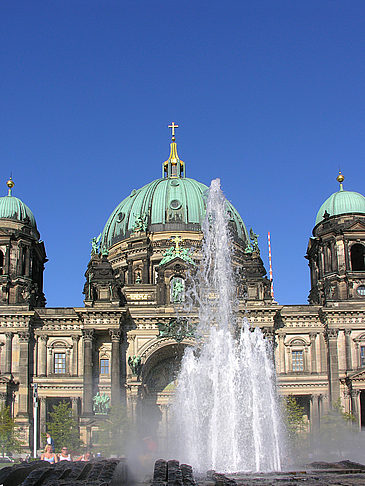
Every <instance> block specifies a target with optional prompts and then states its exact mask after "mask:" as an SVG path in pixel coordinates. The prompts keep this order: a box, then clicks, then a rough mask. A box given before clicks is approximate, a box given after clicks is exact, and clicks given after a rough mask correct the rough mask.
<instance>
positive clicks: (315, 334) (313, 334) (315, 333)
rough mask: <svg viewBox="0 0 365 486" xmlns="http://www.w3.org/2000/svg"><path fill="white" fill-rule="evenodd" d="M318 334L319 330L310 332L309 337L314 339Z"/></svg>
mask: <svg viewBox="0 0 365 486" xmlns="http://www.w3.org/2000/svg"><path fill="white" fill-rule="evenodd" d="M317 334H318V333H317V332H310V333H309V339H310V340H311V341H314V340H315V339H316V337H317Z"/></svg>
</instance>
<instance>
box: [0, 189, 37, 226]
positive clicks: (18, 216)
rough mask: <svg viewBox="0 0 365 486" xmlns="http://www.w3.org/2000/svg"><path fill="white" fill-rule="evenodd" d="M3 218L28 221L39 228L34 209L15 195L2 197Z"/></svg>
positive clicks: (0, 208) (0, 198) (0, 210)
mask: <svg viewBox="0 0 365 486" xmlns="http://www.w3.org/2000/svg"><path fill="white" fill-rule="evenodd" d="M2 218H4V219H15V220H17V221H21V222H22V223H28V224H30V225H31V226H33V228H35V229H37V225H36V222H35V218H34V216H33V213H32V211H31V210H30V209H29V208H28V206H27V205H26V204H24V203H23V201H21V200H20V199H18V198H17V197H14V196H4V197H0V219H2Z"/></svg>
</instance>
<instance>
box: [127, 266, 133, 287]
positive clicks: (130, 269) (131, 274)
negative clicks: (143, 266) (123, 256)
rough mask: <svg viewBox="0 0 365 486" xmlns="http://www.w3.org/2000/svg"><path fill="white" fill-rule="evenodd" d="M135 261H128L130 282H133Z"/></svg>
mask: <svg viewBox="0 0 365 486" xmlns="http://www.w3.org/2000/svg"><path fill="white" fill-rule="evenodd" d="M133 283H134V282H133V263H132V262H128V284H129V285H131V284H133Z"/></svg>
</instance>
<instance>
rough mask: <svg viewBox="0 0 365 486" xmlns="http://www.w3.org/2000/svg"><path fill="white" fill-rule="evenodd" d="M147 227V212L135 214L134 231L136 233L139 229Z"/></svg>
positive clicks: (143, 229)
mask: <svg viewBox="0 0 365 486" xmlns="http://www.w3.org/2000/svg"><path fill="white" fill-rule="evenodd" d="M146 229H147V215H146V214H138V215H135V219H134V224H133V226H132V233H136V232H137V231H146Z"/></svg>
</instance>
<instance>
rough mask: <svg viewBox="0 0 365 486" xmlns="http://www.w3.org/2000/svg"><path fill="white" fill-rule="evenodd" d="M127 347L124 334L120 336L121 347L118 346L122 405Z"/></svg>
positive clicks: (124, 392)
mask: <svg viewBox="0 0 365 486" xmlns="http://www.w3.org/2000/svg"><path fill="white" fill-rule="evenodd" d="M127 349H128V342H127V339H126V336H125V335H122V337H121V347H120V367H121V375H120V377H121V390H120V392H121V399H122V403H123V405H125V403H126V388H125V385H126V382H127Z"/></svg>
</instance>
